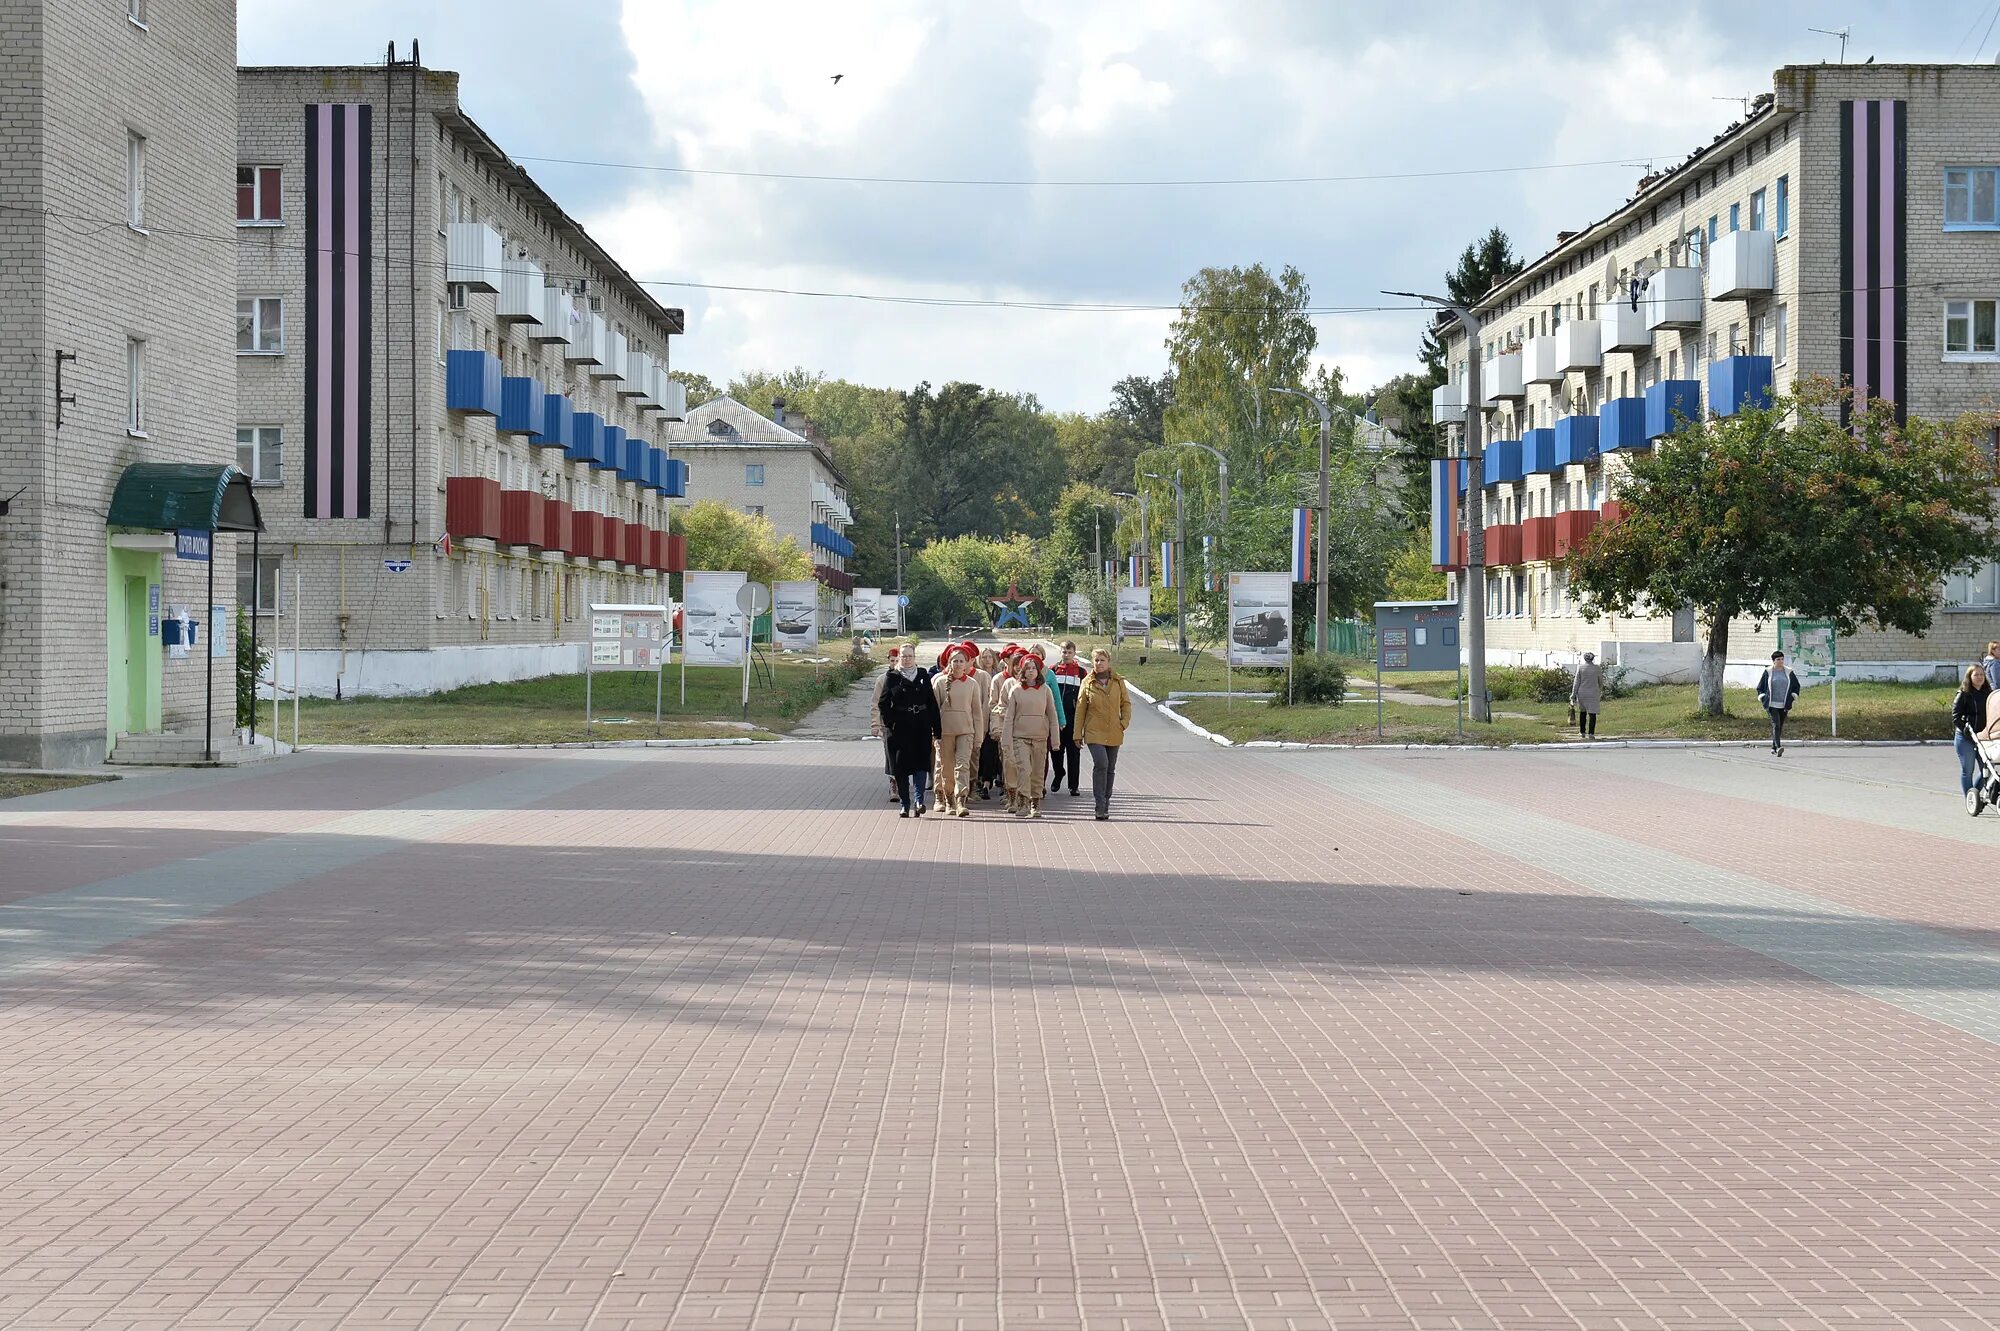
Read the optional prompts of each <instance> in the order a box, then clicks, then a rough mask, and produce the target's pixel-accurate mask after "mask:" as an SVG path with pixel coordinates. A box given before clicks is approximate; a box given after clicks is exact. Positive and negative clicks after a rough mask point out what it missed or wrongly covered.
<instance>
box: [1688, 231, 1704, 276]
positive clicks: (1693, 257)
mask: <svg viewBox="0 0 2000 1331" xmlns="http://www.w3.org/2000/svg"><path fill="white" fill-rule="evenodd" d="M1687 247H1688V264H1689V266H1690V267H1694V268H1699V267H1701V228H1700V227H1696V228H1695V229H1694V230H1692V231H1690V232H1688V233H1687Z"/></svg>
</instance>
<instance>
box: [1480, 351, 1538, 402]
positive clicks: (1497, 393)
mask: <svg viewBox="0 0 2000 1331" xmlns="http://www.w3.org/2000/svg"><path fill="white" fill-rule="evenodd" d="M1521 372H1522V365H1521V353H1520V352H1518V351H1510V352H1508V353H1507V354H1506V355H1504V356H1495V357H1494V358H1493V359H1492V360H1490V361H1488V362H1486V366H1485V374H1484V375H1483V377H1482V378H1481V379H1480V385H1479V386H1480V390H1481V392H1482V393H1483V394H1484V396H1485V399H1486V405H1488V406H1491V405H1492V404H1493V403H1495V402H1518V401H1520V400H1521V399H1522V398H1524V397H1526V396H1527V395H1528V389H1527V386H1526V384H1525V383H1524V382H1523V381H1522V378H1521Z"/></svg>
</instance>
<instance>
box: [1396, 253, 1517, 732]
mask: <svg viewBox="0 0 2000 1331" xmlns="http://www.w3.org/2000/svg"><path fill="white" fill-rule="evenodd" d="M1382 294H1383V295H1385V296H1405V297H1408V298H1409V299H1411V300H1421V301H1424V302H1425V303H1427V304H1431V305H1435V306H1437V307H1438V308H1439V309H1441V310H1445V311H1447V312H1448V313H1450V314H1451V316H1452V317H1453V318H1454V319H1456V320H1458V326H1459V327H1460V328H1461V329H1463V330H1464V332H1465V471H1466V476H1465V577H1464V579H1463V580H1462V581H1463V584H1464V589H1465V591H1464V595H1465V612H1464V614H1465V657H1466V661H1465V666H1466V691H1467V692H1468V693H1469V694H1470V695H1471V697H1470V698H1468V699H1467V702H1466V710H1467V711H1468V712H1469V713H1470V714H1471V716H1472V719H1473V720H1475V721H1491V720H1492V719H1493V709H1492V707H1491V706H1490V705H1489V704H1488V703H1487V700H1486V514H1485V507H1484V504H1483V503H1482V499H1483V497H1484V492H1485V489H1486V458H1485V456H1484V454H1483V453H1482V451H1481V449H1482V447H1483V445H1482V444H1481V442H1480V437H1479V436H1480V435H1481V434H1482V433H1483V431H1484V426H1485V423H1486V413H1485V409H1484V407H1483V405H1482V404H1481V402H1480V400H1479V392H1480V388H1479V377H1480V362H1479V351H1480V347H1479V337H1480V333H1481V331H1482V329H1481V328H1480V324H1479V320H1478V319H1477V318H1476V317H1475V316H1474V315H1473V313H1472V311H1471V310H1468V309H1466V308H1465V306H1463V305H1460V304H1459V303H1458V302H1456V301H1451V300H1446V299H1445V298H1444V297H1442V296H1425V295H1419V294H1418V293H1417V292H1414V291H1385V292H1383V293H1382ZM1454 479H1456V478H1454Z"/></svg>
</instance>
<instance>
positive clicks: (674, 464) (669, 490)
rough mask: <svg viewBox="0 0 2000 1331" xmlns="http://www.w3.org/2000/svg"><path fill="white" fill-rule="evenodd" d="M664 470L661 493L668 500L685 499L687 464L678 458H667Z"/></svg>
mask: <svg viewBox="0 0 2000 1331" xmlns="http://www.w3.org/2000/svg"><path fill="white" fill-rule="evenodd" d="M666 469H667V470H666V476H665V479H664V482H663V487H662V489H661V493H662V494H664V495H666V496H667V498H669V499H681V498H685V497H686V495H687V490H688V464H687V463H685V462H683V461H681V460H680V459H679V458H668V459H667V461H666Z"/></svg>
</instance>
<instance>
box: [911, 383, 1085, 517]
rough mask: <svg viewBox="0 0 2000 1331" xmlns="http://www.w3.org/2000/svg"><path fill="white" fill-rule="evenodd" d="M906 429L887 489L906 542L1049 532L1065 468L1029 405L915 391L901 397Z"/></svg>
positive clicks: (957, 389) (969, 393)
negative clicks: (901, 524) (894, 499)
mask: <svg viewBox="0 0 2000 1331" xmlns="http://www.w3.org/2000/svg"><path fill="white" fill-rule="evenodd" d="M902 424H903V430H902V438H901V441H900V444H901V446H900V448H899V449H898V451H897V454H896V457H895V459H894V463H893V466H894V473H893V476H892V488H893V491H894V494H895V498H896V507H897V508H898V510H899V511H900V512H901V513H902V515H903V535H904V539H905V540H906V541H908V542H911V543H917V542H926V541H931V540H944V539H949V538H950V537H953V536H968V535H975V536H1002V535H1006V534H1008V533H1011V532H1016V531H1035V530H1046V527H1047V522H1048V517H1049V513H1050V511H1051V510H1052V509H1053V507H1054V505H1055V501H1056V498H1057V497H1058V495H1059V494H1060V493H1061V490H1062V477H1063V460H1062V452H1061V449H1060V447H1059V446H1058V444H1057V442H1056V431H1055V428H1054V427H1053V426H1052V425H1051V424H1050V421H1049V419H1048V417H1047V415H1046V414H1044V413H1043V411H1042V409H1041V404H1040V403H1038V402H1036V401H1035V399H1034V398H1033V397H1032V396H1027V395H1021V396H1015V395H1010V394H1005V393H996V392H994V391H992V390H991V389H986V388H981V387H980V386H979V385H978V384H968V383H948V384H946V385H944V386H943V387H942V388H938V389H935V390H933V389H932V388H931V386H930V385H929V384H928V383H924V384H919V385H917V386H916V387H915V388H913V389H911V390H910V391H909V392H908V393H906V394H904V395H903V421H902Z"/></svg>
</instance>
